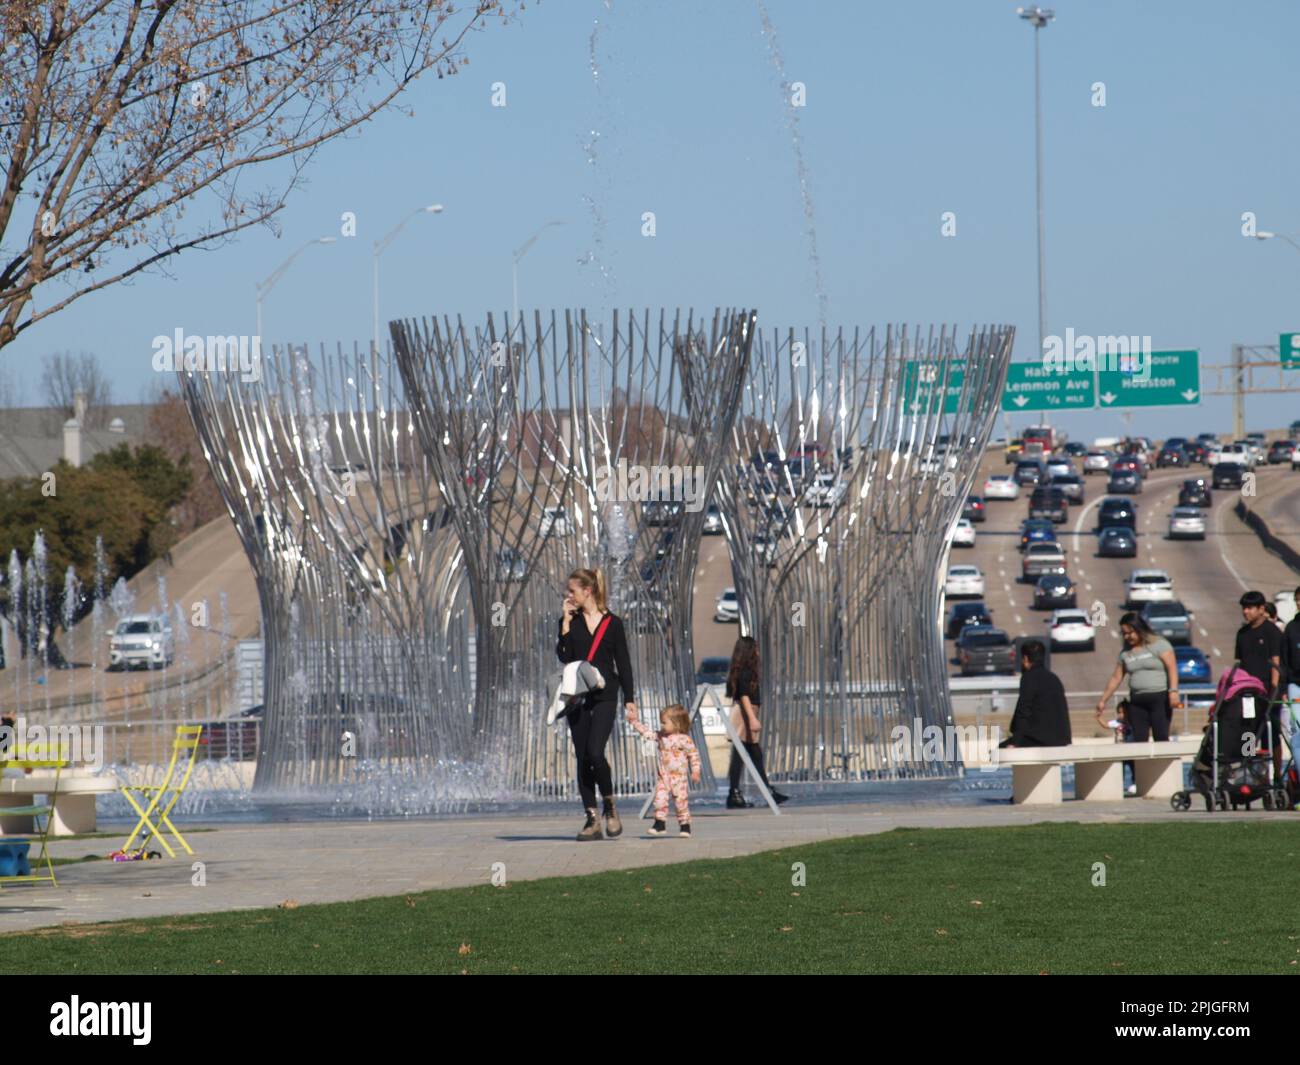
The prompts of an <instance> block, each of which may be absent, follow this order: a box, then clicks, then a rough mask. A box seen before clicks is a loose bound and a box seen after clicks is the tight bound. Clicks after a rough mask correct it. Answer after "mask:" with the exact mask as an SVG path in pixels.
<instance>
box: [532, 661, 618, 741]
mask: <svg viewBox="0 0 1300 1065" xmlns="http://www.w3.org/2000/svg"><path fill="white" fill-rule="evenodd" d="M554 683H555V685H556V691H555V699H554V701H553V702H552V703H551V705H550V708H549V709H548V710H547V711H546V723H547V724H548V725H553V724H555V719H556V718H558V717H559V716H560V715H561V714H562V713H564V711H565V710H567V709H568V708H569V703H571V702H573V700H574V699H577V698H579V697H580V696H583V695H586V694H587V692H591V691H599V690H600V689H601V688H603V687H605V678H604V677H603V676H601V673H600V670H598V669H597V668H596V667H595V666H593V665H592V664H591V663H590V662H582V661H579V662H569V663H568V664H567V665H565V667H564V668H563V669H562V670H560V674H559V677H558V678H556V679H555V681H554Z"/></svg>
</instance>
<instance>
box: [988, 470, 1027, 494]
mask: <svg viewBox="0 0 1300 1065" xmlns="http://www.w3.org/2000/svg"><path fill="white" fill-rule="evenodd" d="M984 498H985V499H1019V498H1020V485H1018V484H1016V482H1015V481H1014V480H1012V478H1011V475H1010V474H1009V473H995V474H994V475H993V476H992V477H990V478H989V479H988V480H986V481H985V482H984Z"/></svg>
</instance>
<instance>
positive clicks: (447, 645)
mask: <svg viewBox="0 0 1300 1065" xmlns="http://www.w3.org/2000/svg"><path fill="white" fill-rule="evenodd" d="M180 380H181V385H182V391H183V394H184V396H185V398H186V401H187V404H188V406H189V410H190V413H191V416H192V419H193V422H194V425H195V428H196V430H197V432H198V434H199V438H200V440H201V442H202V445H203V449H204V454H205V455H206V457H207V459H208V463H209V465H210V466H211V468H212V471H213V475H214V477H215V478H216V482H217V485H218V487H219V489H220V491H221V494H222V496H223V498H224V499H225V502H226V505H227V508H228V510H229V512H230V516H231V519H232V521H233V522H234V524H235V528H236V529H237V531H238V533H239V536H240V539H241V540H242V542H243V545H244V549H245V551H246V552H247V554H248V558H249V561H250V563H251V565H252V568H253V571H254V575H255V577H256V582H257V589H258V595H259V598H260V602H261V611H262V634H263V641H264V654H265V668H264V677H265V700H264V705H265V707H266V710H265V717H264V721H263V725H262V732H261V742H260V745H259V751H258V767H257V777H256V785H255V786H256V788H257V789H259V790H268V789H270V790H277V791H295V790H299V789H308V790H311V791H319V790H320V789H322V788H327V789H333V791H334V793H335V796H336V799H337V801H339V802H340V803H341V804H343V805H346V806H349V807H359V808H361V809H365V810H368V811H371V812H429V811H432V810H439V809H447V808H450V807H453V806H454V805H455V804H456V802H457V801H466V800H469V799H473V798H486V797H496V796H497V795H499V794H500V791H499V784H498V782H497V781H496V780H494V778H493V777H492V775H491V773H490V771H486V770H485V768H484V767H481V766H471V765H469V764H468V763H467V762H466V761H465V759H464V757H463V756H464V752H465V750H466V749H467V748H468V747H469V721H470V714H469V709H470V706H471V701H472V694H471V693H472V678H471V676H470V665H471V661H472V626H470V625H469V624H468V623H467V614H468V609H467V602H466V600H465V594H464V593H465V587H464V583H463V579H462V570H461V567H460V565H459V553H460V552H459V544H458V543H457V540H456V538H455V536H454V535H453V533H452V530H451V529H450V523H449V520H448V518H449V506H448V501H447V500H446V498H445V497H444V495H443V493H442V492H441V491H440V490H439V487H438V485H437V483H436V479H435V477H434V475H433V472H432V469H431V467H430V464H429V463H428V461H427V460H426V458H425V455H424V452H423V449H422V448H421V446H420V443H419V440H418V438H417V435H416V432H415V427H414V424H413V421H412V417H411V412H410V410H409V408H408V405H407V404H406V402H405V399H404V398H403V396H402V394H401V382H400V379H399V378H398V375H397V373H396V372H395V371H394V370H393V369H392V368H391V366H390V364H389V358H388V356H386V355H381V354H379V353H376V352H373V351H371V352H363V351H358V350H357V349H355V348H354V349H353V350H352V351H351V352H350V353H345V352H344V351H343V349H342V348H341V347H338V348H337V349H336V350H335V351H334V353H333V354H332V355H329V354H327V353H326V351H325V349H324V347H323V346H322V348H321V350H320V351H319V353H318V355H317V357H316V358H314V359H313V358H311V357H309V355H308V351H307V349H306V348H305V347H291V348H282V349H276V350H274V351H273V352H272V353H271V354H270V355H269V356H265V357H264V358H263V360H262V365H261V378H260V380H259V381H256V382H251V383H250V382H247V381H243V380H241V379H240V378H239V377H238V376H237V375H235V374H223V373H205V372H203V371H202V370H186V371H182V373H181V376H180Z"/></svg>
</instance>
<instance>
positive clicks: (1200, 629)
mask: <svg viewBox="0 0 1300 1065" xmlns="http://www.w3.org/2000/svg"><path fill="white" fill-rule="evenodd" d="M1196 631H1197V632H1199V633H1200V634H1201V635H1202V636H1205V637H1208V636H1209V635H1210V634H1209V633H1208V632H1206V631H1205V629H1204V628H1202V627H1201V626H1200V625H1197V626H1196Z"/></svg>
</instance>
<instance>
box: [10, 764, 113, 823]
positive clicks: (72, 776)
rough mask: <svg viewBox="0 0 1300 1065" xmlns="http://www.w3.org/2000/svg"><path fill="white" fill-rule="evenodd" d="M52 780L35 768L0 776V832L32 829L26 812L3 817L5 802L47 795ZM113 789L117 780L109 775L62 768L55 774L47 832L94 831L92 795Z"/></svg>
mask: <svg viewBox="0 0 1300 1065" xmlns="http://www.w3.org/2000/svg"><path fill="white" fill-rule="evenodd" d="M53 783H54V774H53V773H52V772H49V771H47V770H43V769H42V770H36V771H34V772H32V773H24V774H22V775H21V776H20V775H17V774H15V773H14V771H13V770H9V771H7V772H6V774H5V776H4V777H3V778H0V833H3V834H5V835H8V834H10V833H15V834H26V833H30V832H31V831H32V830H33V826H32V818H31V817H30V816H21V815H20V816H16V817H6V816H5V815H4V809H5V807H6V806H30V805H31V804H32V798H33V797H34V796H36V795H48V794H49V793H50V787H51V786H52V785H53ZM115 791H117V780H116V779H115V778H113V777H112V776H92V775H91V774H90V773H87V772H83V771H77V770H72V771H69V770H64V771H63V772H62V773H61V774H60V775H59V791H58V794H57V795H56V796H55V798H54V821H53V823H52V824H51V825H50V835H51V836H75V835H78V834H80V833H82V832H94V831H95V796H96V795H110V794H112V793H113V792H115Z"/></svg>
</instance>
